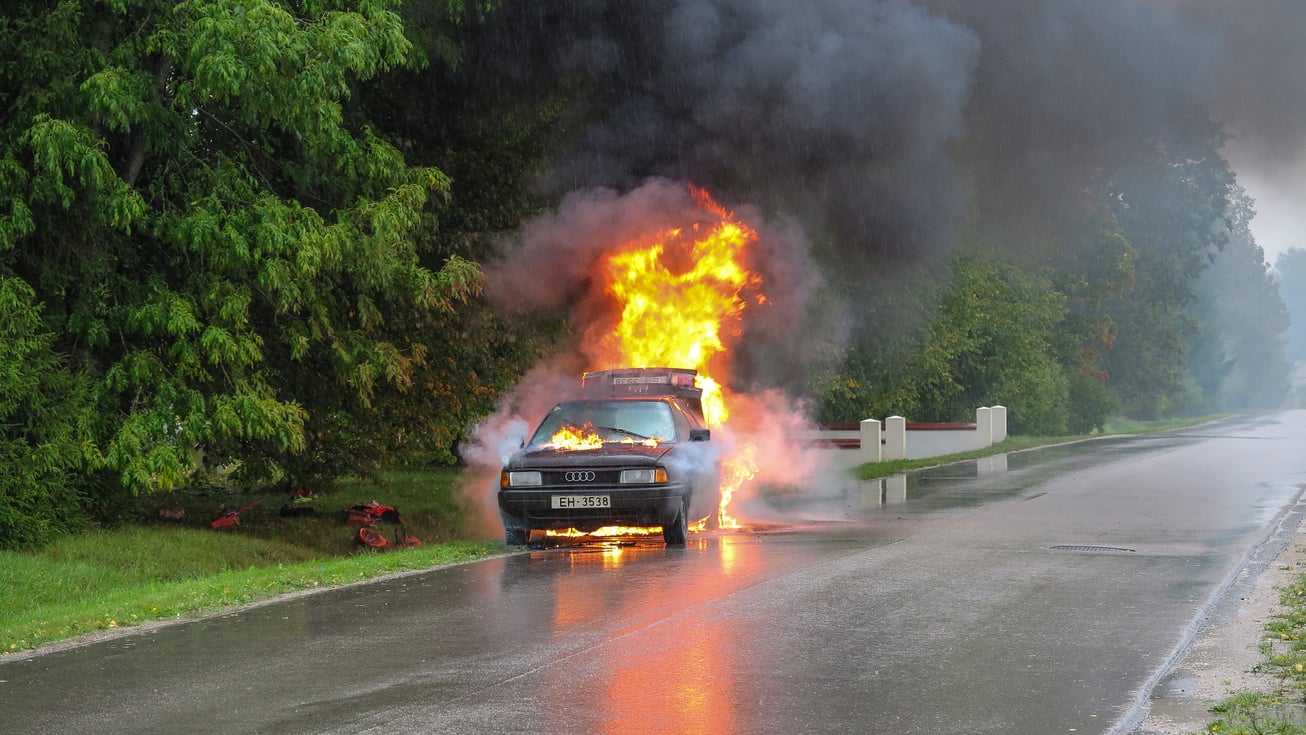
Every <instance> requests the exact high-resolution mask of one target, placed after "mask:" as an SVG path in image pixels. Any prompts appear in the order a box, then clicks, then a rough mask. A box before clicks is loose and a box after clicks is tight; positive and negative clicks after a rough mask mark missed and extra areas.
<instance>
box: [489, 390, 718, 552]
mask: <svg viewBox="0 0 1306 735" xmlns="http://www.w3.org/2000/svg"><path fill="white" fill-rule="evenodd" d="M695 375H696V373H695V371H693V370H683V369H673V368H627V369H621V370H603V371H595V372H590V373H586V374H585V375H584V376H583V377H582V379H581V397H580V398H578V399H576V400H570V401H565V402H563V403H559V404H558V405H556V406H554V407H553V408H552V409H551V410H550V411H549V412H548V414H547V415H546V416H545V417H544V419H543V421H541V422H540V425H539V427H538V428H537V429H536V430H535V433H534V434H533V435H532V436H531V439H530V441H528V442H527V443H526V446H524V447H523V448H522V449H521V450H520V451H518V452H517V453H516V454H514V455H513V456H512V457H511V458H510V459H509V460H508V463H507V464H506V465H505V466H504V468H503V472H502V476H501V479H500V483H499V512H500V516H501V518H502V520H503V526H504V540H505V541H506V542H507V543H508V544H509V545H510V546H519V545H522V544H525V543H526V541H527V540H528V539H529V538H530V532H531V531H532V530H565V529H570V528H575V529H577V530H579V531H586V532H588V531H593V530H596V529H598V528H601V527H603V526H613V525H618V526H661V527H662V535H663V538H664V539H665V540H666V542H667V543H668V544H672V545H677V544H683V543H685V538H686V535H687V534H688V525H689V522H690V519H691V517H698V516H694V514H695V513H699V512H701V513H703V515H707V512H705V511H704V510H703V508H704V506H705V505H706V507H707V508H709V509H710V508H711V507H713V506H711V505H707V504H708V503H712V502H715V500H714V499H715V496H716V492H717V484H718V479H717V470H716V462H715V458H714V454H715V453H714V451H713V448H712V447H710V446H709V440H710V438H711V433H710V432H709V430H708V428H707V426H706V425H705V424H704V421H703V409H702V403H701V396H702V391H701V390H699V389H698V388H697V387H695V385H694V380H695ZM696 499H697V500H698V501H699V503H698V505H695V500H696Z"/></svg>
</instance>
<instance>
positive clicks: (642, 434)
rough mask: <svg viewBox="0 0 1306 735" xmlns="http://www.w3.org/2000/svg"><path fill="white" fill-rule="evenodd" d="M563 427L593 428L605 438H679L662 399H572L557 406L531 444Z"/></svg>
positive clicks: (663, 439)
mask: <svg viewBox="0 0 1306 735" xmlns="http://www.w3.org/2000/svg"><path fill="white" fill-rule="evenodd" d="M559 429H572V430H578V429H584V430H587V431H588V430H592V431H593V432H594V433H596V434H598V435H599V437H600V438H602V439H603V441H605V442H619V441H623V440H635V441H643V440H646V439H655V440H657V441H658V442H667V441H675V439H676V424H675V421H673V420H672V417H671V407H670V406H668V405H667V404H666V403H663V402H662V401H572V402H570V403H561V404H559V405H557V406H554V407H553V410H551V411H549V414H548V415H547V416H545V417H544V421H542V422H540V428H538V429H536V430H535V435H534V436H532V437H531V442H530V445H531V446H533V447H534V446H540V445H543V444H548V443H550V440H551V439H552V438H553V436H554V434H557V433H558V430H559Z"/></svg>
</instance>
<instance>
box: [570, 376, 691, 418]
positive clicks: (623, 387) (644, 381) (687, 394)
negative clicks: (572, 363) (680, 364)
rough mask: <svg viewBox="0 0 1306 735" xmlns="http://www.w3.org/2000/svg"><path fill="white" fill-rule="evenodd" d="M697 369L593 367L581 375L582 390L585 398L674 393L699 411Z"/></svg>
mask: <svg viewBox="0 0 1306 735" xmlns="http://www.w3.org/2000/svg"><path fill="white" fill-rule="evenodd" d="M697 376H698V371H697V370H690V369H688V368H664V367H652V368H618V369H616V370H593V371H590V372H587V373H584V374H583V375H581V378H580V388H581V393H582V394H583V395H584V396H585V397H586V398H638V397H642V396H675V397H676V398H683V399H685V400H687V401H690V402H691V403H692V404H693V406H694V407H695V408H696V409H697V410H698V411H699V412H700V413H702V410H703V409H702V399H703V391H702V389H700V388H698V387H697V386H696V385H695V384H696V383H697Z"/></svg>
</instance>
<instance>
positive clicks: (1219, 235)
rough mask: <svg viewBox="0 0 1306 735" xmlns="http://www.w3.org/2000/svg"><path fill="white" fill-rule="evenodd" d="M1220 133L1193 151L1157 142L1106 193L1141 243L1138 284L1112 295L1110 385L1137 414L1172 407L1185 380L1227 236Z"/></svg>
mask: <svg viewBox="0 0 1306 735" xmlns="http://www.w3.org/2000/svg"><path fill="white" fill-rule="evenodd" d="M1222 142H1223V140H1222V139H1221V138H1220V137H1219V135H1217V134H1215V133H1214V132H1213V133H1212V135H1211V136H1210V138H1209V139H1208V140H1206V141H1203V142H1201V143H1200V144H1195V145H1194V146H1193V148H1192V149H1191V150H1184V149H1173V148H1169V147H1158V149H1157V151H1156V155H1155V157H1154V158H1150V159H1149V158H1146V157H1144V158H1140V159H1138V160H1137V161H1135V163H1134V165H1133V167H1132V168H1131V169H1129V170H1124V171H1120V172H1118V175H1117V177H1116V179H1115V180H1114V181H1113V186H1111V187H1110V189H1111V191H1110V192H1108V193H1107V194H1106V195H1105V196H1104V199H1105V201H1108V202H1110V203H1111V205H1112V211H1113V213H1114V214H1115V218H1116V221H1117V222H1118V223H1119V226H1120V231H1121V233H1122V234H1123V235H1124V237H1125V238H1127V240H1128V241H1129V243H1130V245H1132V246H1133V248H1134V250H1135V251H1136V252H1137V260H1136V262H1135V265H1134V274H1135V283H1134V285H1133V287H1132V288H1130V289H1128V290H1127V291H1125V292H1123V293H1121V294H1119V295H1117V296H1114V297H1112V298H1110V299H1107V300H1106V301H1105V302H1104V307H1105V309H1106V312H1107V313H1108V314H1109V315H1110V316H1111V319H1112V322H1113V324H1115V325H1116V335H1115V339H1114V342H1113V346H1112V349H1111V350H1110V351H1109V352H1108V353H1106V355H1105V356H1104V360H1103V364H1104V369H1105V370H1106V372H1107V373H1108V375H1109V379H1108V385H1109V386H1110V387H1111V389H1112V390H1113V391H1114V392H1115V394H1116V395H1117V396H1118V397H1119V400H1120V406H1121V409H1122V410H1124V411H1125V412H1126V413H1127V414H1129V415H1131V416H1134V417H1137V418H1157V417H1159V416H1162V415H1164V414H1166V413H1167V412H1168V411H1169V410H1170V408H1171V406H1172V405H1173V404H1174V400H1175V398H1176V396H1178V395H1179V394H1180V393H1181V392H1182V391H1183V388H1184V379H1185V363H1186V360H1187V358H1188V354H1187V350H1188V341H1187V338H1188V337H1189V336H1190V335H1191V334H1192V332H1193V330H1194V329H1195V328H1197V325H1196V323H1195V322H1194V320H1193V319H1192V317H1191V316H1190V314H1189V312H1188V307H1189V306H1190V304H1191V303H1192V302H1193V300H1194V299H1195V298H1196V289H1197V279H1198V278H1199V276H1201V274H1202V273H1203V272H1204V271H1205V270H1206V269H1207V268H1208V267H1209V266H1210V264H1211V261H1212V259H1213V258H1214V257H1215V255H1216V254H1217V253H1218V252H1220V250H1222V249H1223V248H1224V246H1225V243H1226V242H1227V240H1228V233H1229V223H1228V218H1229V217H1230V204H1229V197H1230V187H1231V186H1232V184H1233V174H1232V172H1231V171H1230V169H1229V166H1228V164H1227V163H1226V162H1225V161H1224V159H1222V158H1221V157H1220V155H1219V153H1218V148H1219V146H1220V144H1221V143H1222Z"/></svg>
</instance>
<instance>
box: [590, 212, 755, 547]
mask: <svg viewBox="0 0 1306 735" xmlns="http://www.w3.org/2000/svg"><path fill="white" fill-rule="evenodd" d="M693 193H694V198H695V201H696V202H697V203H698V204H699V206H700V207H701V208H702V209H703V210H704V211H705V212H707V213H709V214H712V215H715V218H716V219H715V221H708V222H700V223H696V224H694V225H692V226H690V227H682V228H675V229H668V230H664V231H662V232H660V233H657V234H656V235H654V236H652V237H650V238H648V239H646V240H640V241H636V242H631V243H627V244H626V245H625V246H624V247H622V248H621V249H620V250H619V252H617V253H616V254H614V255H612V256H610V257H609V258H608V261H607V263H606V266H607V268H606V273H605V274H604V275H605V276H606V279H607V281H606V288H607V292H608V294H610V295H611V296H612V297H613V298H614V299H616V300H617V302H618V304H619V305H620V306H621V315H620V320H619V322H618V324H617V325H616V328H615V329H614V330H613V332H612V333H611V335H610V336H609V337H608V338H607V339H606V341H605V343H604V344H603V351H604V353H605V355H606V360H607V362H609V363H610V364H611V366H612V367H627V366H663V365H664V366H668V367H679V368H692V369H695V370H697V371H698V387H699V388H702V390H703V415H704V418H705V419H706V420H707V423H708V426H710V427H713V428H717V427H721V426H723V425H725V423H726V422H727V421H728V420H729V418H730V412H729V410H728V408H727V402H728V396H727V394H726V391H725V390H724V389H723V387H722V382H721V381H720V380H719V378H721V377H722V371H723V370H725V369H726V367H728V363H727V362H726V361H725V360H724V359H722V358H724V357H725V356H726V355H728V353H729V349H730V347H731V345H732V344H733V342H734V341H735V340H736V339H737V338H738V337H739V335H740V333H741V332H742V327H741V324H742V314H743V312H744V310H745V309H746V308H747V307H748V305H749V303H750V299H752V300H755V301H756V303H758V304H765V303H766V298H765V297H764V296H762V295H761V294H760V293H755V292H756V291H757V290H758V289H759V288H760V287H761V285H762V278H761V276H759V275H758V274H756V273H754V272H752V271H750V270H748V268H747V267H746V265H745V256H746V254H747V251H748V248H749V246H750V245H752V243H753V242H755V241H756V240H757V233H756V232H754V231H753V230H752V229H750V228H749V227H748V226H746V225H744V224H743V223H741V222H739V221H738V220H737V219H735V217H734V215H733V214H732V213H730V212H728V211H726V210H725V209H724V208H723V207H721V206H720V205H719V204H717V203H716V202H715V201H713V200H712V199H711V197H710V196H709V195H708V194H707V192H705V191H703V190H702V189H694V191H693ZM754 451H755V448H754V447H742V448H740V449H739V450H738V451H737V452H736V453H735V454H734V455H733V456H728V457H724V458H723V459H722V483H721V505H720V508H719V509H718V514H717V515H718V519H719V522H720V525H721V527H724V528H736V527H738V523H737V522H736V521H735V519H734V518H733V517H731V516H730V514H728V513H727V512H726V506H727V505H729V503H730V500H731V497H732V496H733V495H734V493H735V491H736V490H738V489H739V487H740V486H741V485H742V484H743V483H744V482H746V481H748V480H749V479H751V478H752V477H753V476H754V475H755V474H756V471H757V470H756V466H755V464H754V463H753V458H752V456H751V454H752V452H754ZM705 525H706V519H705V520H704V521H700V522H699V523H696V524H694V527H695V528H698V529H700V530H701V529H702V528H703V527H704V526H705Z"/></svg>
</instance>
